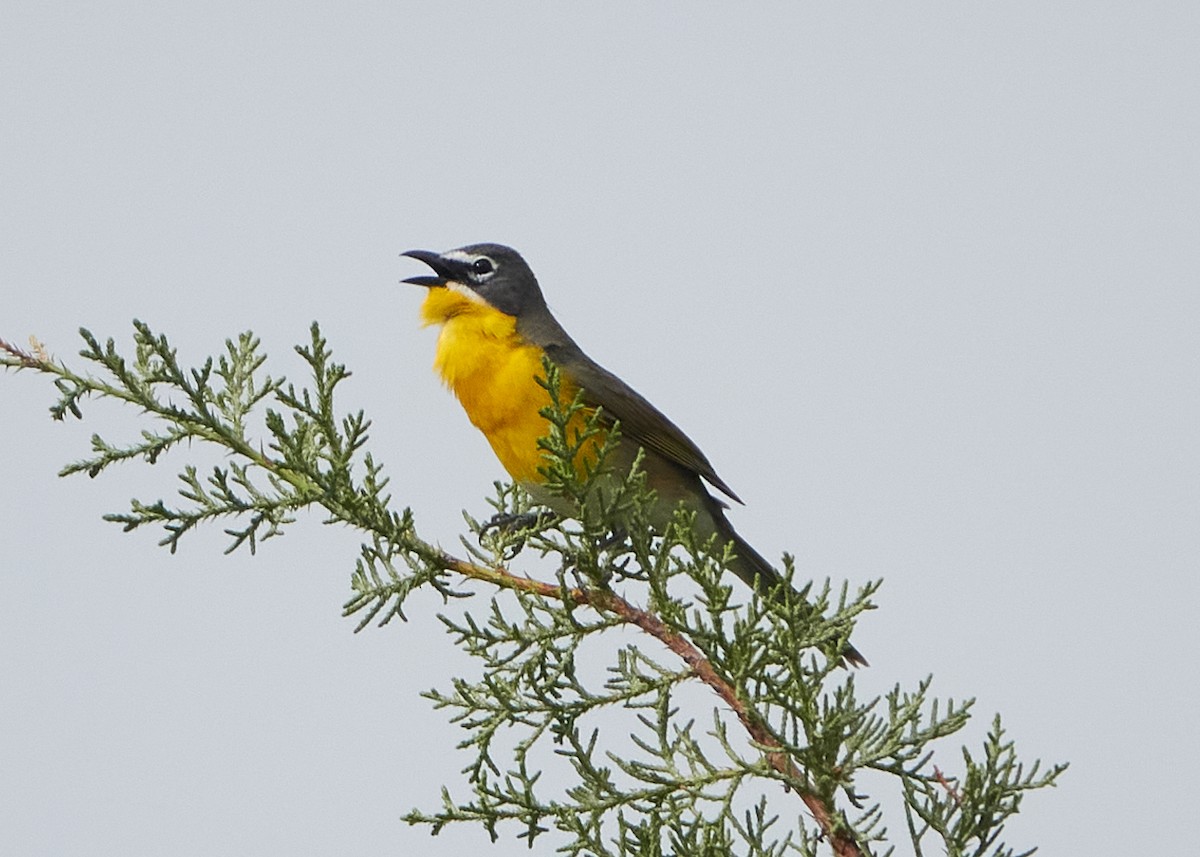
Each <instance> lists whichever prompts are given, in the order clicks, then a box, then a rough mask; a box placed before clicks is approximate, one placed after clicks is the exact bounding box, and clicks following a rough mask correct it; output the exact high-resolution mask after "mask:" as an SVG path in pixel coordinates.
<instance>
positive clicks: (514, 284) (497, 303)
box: [403, 244, 866, 665]
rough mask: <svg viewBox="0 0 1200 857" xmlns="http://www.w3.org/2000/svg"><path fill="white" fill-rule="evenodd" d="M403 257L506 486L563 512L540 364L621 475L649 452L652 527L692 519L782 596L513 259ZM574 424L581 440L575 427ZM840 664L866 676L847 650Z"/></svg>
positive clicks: (690, 454)
mask: <svg viewBox="0 0 1200 857" xmlns="http://www.w3.org/2000/svg"><path fill="white" fill-rule="evenodd" d="M403 255H405V256H409V257H411V258H413V259H417V260H419V261H421V262H424V263H425V264H426V265H428V266H429V267H430V268H431V269H433V276H421V277H409V278H408V279H406V280H404V282H406V283H412V284H415V285H418V286H425V287H427V288H428V289H429V291H428V294H427V295H426V297H425V301H424V303H423V304H422V306H421V318H422V320H423V321H424V323H425V324H426V325H440V326H441V333H440V335H439V336H438V343H437V356H436V358H435V360H434V368H435V370H436V371H437V372H438V374H440V375H441V377H442V380H443V381H445V383H446V385H447V386H448V387H450V388H451V389H452V390H453V391H454V393H455V395H456V396H457V397H458V400H459V402H461V403H462V406H463V408H464V409H465V410H466V412H467V416H468V417H469V418H470V420H471V422H472V423H474V424H475V426H476V427H477V428H478V429H479V430H480V431H482V432H483V434H484V436H485V437H486V438H487V439H488V442H489V443H490V444H491V445H492V449H493V451H495V453H496V456H497V457H498V458H499V459H500V463H501V464H503V465H504V467H505V469H506V470H507V471H508V472H509V475H511V476H512V478H513V480H514V481H516V482H517V483H518V484H520V485H521V486H523V487H524V488H525V489H527V490H528V491H529V493H530V494H531V495H532V496H533V497H534V499H535V500H537V501H538V502H540V503H544V504H545V505H548V506H550V507H552V508H554V507H556V506H560V505H561V503H562V498H560V497H555V496H552V495H551V494H550V492H549V491H547V490H546V489H545V487H544V486H543V485H542V484H541V483H542V481H543V479H544V477H543V476H542V475H541V474H540V473H539V468H540V467H542V466H544V459H543V456H544V455H545V453H544V451H543V450H542V449H541V448H540V447H539V446H538V440H539V439H540V438H543V437H545V436H546V434H547V433H548V431H549V424H548V423H547V421H546V419H545V418H544V417H543V416H541V414H540V411H541V410H542V409H543V408H545V407H546V406H547V405H549V404H550V396H549V393H547V391H546V390H545V388H544V387H542V386H541V384H539V383H538V378H539V377H541V376H542V375H543V374H544V368H543V365H542V360H543V357H548V358H549V359H550V361H551V362H553V363H554V364H555V366H557V367H558V369H559V373H560V376H561V382H562V389H561V391H560V392H561V397H562V398H563V400H564V401H570V400H571V399H572V398H574V396H575V394H576V393H577V392H578V391H580V390H582V400H583V402H584V403H585V404H587V405H588V406H590V407H593V408H599V409H600V418H601V420H602V421H606V422H609V423H611V422H613V421H616V422H618V423H619V424H620V443H619V444H618V446H617V450H616V453H615V454H614V456H613V459H615V460H613V459H610V460H609V464H611V465H612V466H614V468H616V469H617V471H618V472H620V470H621V469H622V468H623V469H624V470H625V471H626V472H627V471H628V468H629V467H630V466H631V465H632V463H633V460H634V457H635V455H636V453H637V450H638V448H642V449H644V450H645V453H644V456H643V459H642V464H641V466H642V469H643V471H644V472H645V473H646V481H647V484H648V485H649V487H651V488H652V489H654V491H655V493H656V502H655V507H654V509H653V510H652V518H653V521H652V523H653V524H654V525H655V526H656V527H663V526H665V525H666V524H667V523H668V522H669V521H670V520H671V517H672V516H673V514H674V511H675V509H676V508H677V507H678V505H679V504H680V503H682V504H683V505H684V506H686V507H687V508H688V509H689V510H690V511H692V512H694V513H695V515H696V519H695V520H696V522H695V528H696V532H697V534H698V535H699V536H701V537H702V538H709V537H710V536H712V535H714V534H715V535H717V536H718V537H719V538H721V539H723V540H725V541H728V542H731V543H732V544H733V551H734V553H735V554H736V556H735V558H734V559H733V560H732V561H731V562H730V563H729V566H728V567H729V570H730V571H732V572H733V573H734V574H736V575H737V576H738V577H740V578H741V579H742V580H744V581H745V582H746V583H748V584H749V585H750V586H753V587H755V588H756V589H758V590H759V591H760V592H762V593H764V594H766V595H770V594H771V592H772V591H773V590H776V589H777V588H778V587H779V586H781V585H786V584H784V581H783V578H782V577H781V575H780V574H779V572H778V571H776V570H775V569H774V568H773V567H772V566H771V564H770V563H769V562H767V560H766V559H765V558H763V556H762V555H761V554H760V553H758V551H756V550H755V549H754V548H753V547H751V546H750V545H749V543H747V542H746V540H745V539H743V538H742V537H741V536H739V535H738V534H737V533H736V532H735V531H734V529H733V526H732V525H731V524H730V523H729V521H728V519H727V518H726V517H725V509H726V508H728V506H727V505H726V504H725V503H724V502H723V501H722V500H720V499H718V498H717V497H714V496H713V495H712V494H710V493H709V491H708V490H707V488H706V487H705V483H706V482H707V483H708V484H709V485H711V486H712V487H713V488H715V489H716V490H718V491H720V492H721V493H722V494H724V495H725V496H726V497H728V498H730V499H731V500H734V501H736V502H738V503H741V502H742V501H741V499H739V498H738V496H737V495H736V494H735V493H733V490H732V489H731V488H730V487H729V486H728V485H726V484H725V482H724V481H723V480H722V479H721V477H719V476H718V475H717V473H716V471H715V470H714V469H713V466H712V465H711V464H710V463H709V461H708V459H707V458H706V457H705V455H704V453H703V452H701V451H700V449H699V447H697V446H696V444H695V443H693V442H692V440H691V439H690V438H689V437H688V436H687V435H685V434H684V433H683V432H682V431H681V430H680V429H679V427H678V426H676V425H675V424H674V423H673V422H671V421H670V420H669V419H667V417H666V416H664V415H663V413H662V412H661V411H659V410H658V409H657V408H656V407H654V405H652V404H650V402H648V401H646V399H645V398H644V397H642V396H641V395H640V394H638V393H637V392H636V391H635V390H634V389H633V388H632V387H630V386H629V385H628V384H626V383H625V382H624V381H622V380H621V379H620V378H618V377H617V376H616V375H614V374H612V373H611V372H609V371H608V370H607V369H605V368H604V367H602V366H600V365H599V364H598V363H596V362H595V361H594V360H592V359H591V358H590V357H588V356H587V355H586V354H584V353H583V350H582V349H581V348H580V347H579V346H578V345H576V344H575V340H573V339H571V337H570V336H569V335H567V332H566V331H565V330H563V328H562V325H560V324H559V323H558V321H557V320H556V319H555V318H554V316H553V315H551V313H550V309H549V308H548V307H547V306H546V299H545V298H544V297H543V296H542V290H541V287H540V286H539V285H538V281H537V278H536V277H535V276H534V275H533V271H532V270H531V269H530V267H529V265H528V264H526V262H525V260H524V259H523V258H521V255H520V254H519V253H517V251H516V250H513V249H512V248H511V247H505V246H503V245H501V244H471V245H469V246H467V247H460V248H458V249H457V250H449V251H447V252H445V253H435V252H431V251H429V250H410V251H408V252H407V253H404V254H403ZM576 419H577V420H578V423H579V425H578V427H579V428H582V425H583V422H584V417H583V415H582V414H577V416H576ZM557 511H566V513H567V514H569V513H570V510H561V509H557ZM843 657H844V658H845V659H846V660H847V661H849V662H850V663H853V664H856V665H859V664H866V661H865V660H864V659H863V657H862V655H860V654H859V653H858V651H857V650H855V649H854V648H853V647H852V646H847V647H846V649H845V651H844V652H843Z"/></svg>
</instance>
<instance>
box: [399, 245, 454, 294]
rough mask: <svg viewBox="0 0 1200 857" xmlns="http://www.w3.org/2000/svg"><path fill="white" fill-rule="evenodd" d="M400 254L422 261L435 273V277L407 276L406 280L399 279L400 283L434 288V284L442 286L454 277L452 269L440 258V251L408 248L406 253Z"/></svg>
mask: <svg viewBox="0 0 1200 857" xmlns="http://www.w3.org/2000/svg"><path fill="white" fill-rule="evenodd" d="M400 255H401V256H408V257H409V258H410V259H417V260H419V261H421V262H424V263H425V264H426V265H428V266H429V267H431V268H433V272H434V273H435V274H437V276H436V277H409V278H408V279H407V280H401V281H400V282H402V283H412V284H413V285H414V286H425V287H426V288H434V287H436V286H444V285H446V282H447V281H449V280H453V279H454V271H453V269H452V268H451V266H450V265H449V264H447V262H446V260H445V259H443V258H442V255H441V254H440V253H434V252H433V251H432V250H409V251H408V252H407V253H401V254H400Z"/></svg>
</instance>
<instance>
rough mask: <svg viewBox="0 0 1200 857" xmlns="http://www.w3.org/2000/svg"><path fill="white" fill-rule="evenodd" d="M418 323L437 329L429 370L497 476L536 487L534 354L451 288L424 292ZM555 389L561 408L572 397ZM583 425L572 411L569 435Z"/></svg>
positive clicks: (496, 318)
mask: <svg viewBox="0 0 1200 857" xmlns="http://www.w3.org/2000/svg"><path fill="white" fill-rule="evenodd" d="M421 321H422V323H423V324H424V325H425V326H428V325H431V324H438V325H441V327H442V330H441V334H440V335H439V336H438V342H437V356H436V357H435V358H434V361H433V368H434V370H435V371H436V372H437V373H438V374H439V375H440V376H441V377H442V380H443V381H444V382H445V384H446V386H447V387H449V388H450V389H451V390H453V391H454V395H455V396H457V397H458V401H459V402H461V403H462V406H463V410H465V411H466V412H467V416H468V417H469V418H470V420H471V422H472V423H473V424H474V425H475V427H476V428H478V429H479V430H480V431H481V432H483V434H484V437H486V438H487V439H488V443H490V444H491V445H492V450H493V451H494V452H495V453H496V457H497V458H499V459H500V463H501V464H503V465H504V468H505V470H507V471H508V473H509V475H510V476H512V478H513V480H514V481H516V482H518V483H520V484H522V485H525V486H530V485H536V484H538V483H540V482H542V481H544V477H543V476H542V475H541V474H539V473H538V468H539V467H540V466H542V465H543V456H544V455H545V453H544V452H543V451H542V450H541V449H539V448H538V439H539V438H542V437H545V436H546V434H547V433H548V432H549V428H550V426H549V423H548V422H547V421H546V419H545V418H544V417H542V416H541V415H540V413H539V412H540V411H541V409H542V408H545V407H547V406H548V405H550V404H551V402H550V394H549V393H547V392H546V390H545V389H543V388H542V386H541V385H540V384H538V382H537V379H538V378H539V377H541V376H542V375H543V374H544V369H543V367H542V355H543V351H542V349H541V348H539V347H538V346H536V345H534V344H532V343H530V342H528V341H526V340H525V339H524V338H522V337H521V335H520V334H519V333H517V320H516V319H515V318H513V317H512V316H511V315H506V314H505V313H502V312H500V311H499V310H498V309H495V308H494V307H492V306H491V305H489V304H487V303H486V302H484V301H483V300H482V299H481V298H479V297H476V296H475V295H474V294H473V293H470V292H467V291H466V290H465V289H464V290H462V291H460V290H459V289H458V288H456V287H455V285H454V284H450V285H449V286H446V287H435V288H431V289H430V290H429V294H428V295H427V296H426V297H425V302H424V303H423V304H422V305H421ZM560 389H561V393H560V395H561V398H562V399H563V401H567V402H569V401H570V400H571V399H572V398H573V397H574V396H575V394H576V392H578V389H577V388H576V387H575V386H574V385H573V384H571V383H570V382H569V381H567V380H566V379H563V382H562V386H561V388H560ZM585 423H586V416H585V415H584V413H583V412H582V411H581V412H578V413H576V415H575V416H574V417H573V418H572V420H571V425H570V430H571V431H572V432H582V431H583V429H584V427H585ZM597 443H598V441H597V440H593V441H592V442H591V443H589V444H588V445H586V446H585V448H584V449H582V450H580V453H579V455H580V457H582V456H583V455H584V453H585V452H591V453H592V455H591V458H592V460H593V461H594V460H595V447H596V444H597ZM580 457H577V458H576V466H577V467H578V466H579V465H580V464H581V463H582V462H581V460H580Z"/></svg>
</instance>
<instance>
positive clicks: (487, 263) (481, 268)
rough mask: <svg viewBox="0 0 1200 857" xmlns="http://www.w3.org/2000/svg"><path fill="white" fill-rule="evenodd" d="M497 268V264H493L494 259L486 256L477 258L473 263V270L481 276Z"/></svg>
mask: <svg viewBox="0 0 1200 857" xmlns="http://www.w3.org/2000/svg"><path fill="white" fill-rule="evenodd" d="M495 269H496V266H495V265H493V264H492V260H491V259H488V258H486V257H485V258H483V259H476V260H475V261H474V262H472V263H471V270H472V271H474V272H475V273H476V274H479V275H481V276H482V275H483V274H490V273H491V272H492V271H494V270H495Z"/></svg>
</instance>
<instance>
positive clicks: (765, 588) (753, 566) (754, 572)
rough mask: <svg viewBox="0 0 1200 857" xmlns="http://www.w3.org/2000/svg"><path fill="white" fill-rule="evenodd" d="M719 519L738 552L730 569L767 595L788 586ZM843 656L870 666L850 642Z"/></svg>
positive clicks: (847, 659) (725, 522)
mask: <svg viewBox="0 0 1200 857" xmlns="http://www.w3.org/2000/svg"><path fill="white" fill-rule="evenodd" d="M718 520H719V524H720V525H721V527H720V529H721V532H722V535H724V536H725V537H726V538H728V539H729V540H730V541H731V542H733V550H734V552H735V553H736V554H737V557H736V558H735V559H734V560H733V562H731V563H730V564H729V570H730V571H732V572H733V573H734V574H736V575H737V576H738V577H740V578H741V579H742V580H744V581H745V582H746V583H747V584H748V585H749V586H752V587H753V588H754V589H757V590H758V591H759V592H760V593H762V594H763V595H765V596H768V597H774V596H775V594H776V593H780V592H781V587H784V586H787V581H785V580H784V579H783V575H781V574H780V573H779V572H778V571H776V570H775V569H774V567H773V566H772V565H771V563H769V562H767V560H766V558H764V557H763V555H762V554H760V553H759V552H758V551H756V550H755V549H754V548H753V547H751V545H750V543H749V542H748V541H746V540H745V539H743V538H742V537H741V536H739V535H738V534H737V532H735V531H734V529H733V527H732V526H731V525H730V523H729V522H728V521H727V520H725V516H724V515H722V516H721V518H719V519H718ZM793 591H794V590H793ZM842 658H843V659H845V661H846V663H848V664H850V665H851V666H856V667H865V666H869V664H868V663H867V659H866V658H864V657H863V656H862V653H861V652H859V650H858V649H856V648H854V646H852V645H850V644H849V643H846V648H844V649H842Z"/></svg>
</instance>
